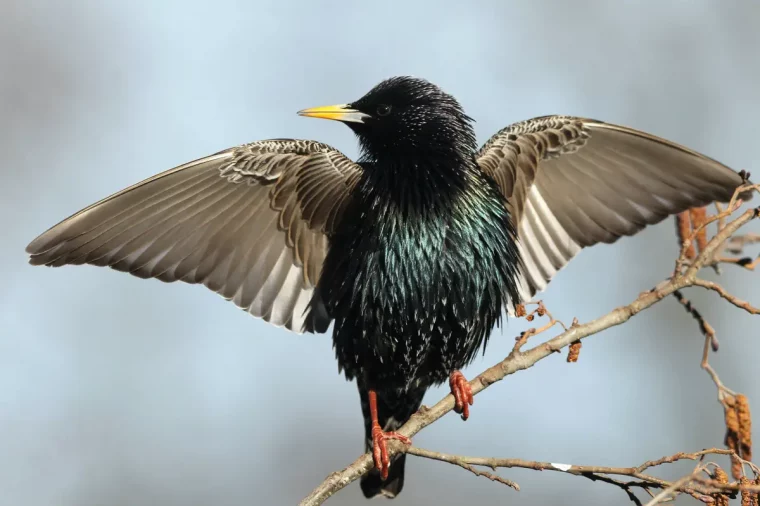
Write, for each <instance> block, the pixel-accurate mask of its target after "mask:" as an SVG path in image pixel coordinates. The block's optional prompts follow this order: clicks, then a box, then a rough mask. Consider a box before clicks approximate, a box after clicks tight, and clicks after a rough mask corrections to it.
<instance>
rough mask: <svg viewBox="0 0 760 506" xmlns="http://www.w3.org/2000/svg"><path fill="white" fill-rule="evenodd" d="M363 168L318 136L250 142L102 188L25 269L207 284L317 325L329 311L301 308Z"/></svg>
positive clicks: (40, 241) (272, 314) (260, 311)
mask: <svg viewBox="0 0 760 506" xmlns="http://www.w3.org/2000/svg"><path fill="white" fill-rule="evenodd" d="M361 171H362V169H361V167H360V166H359V165H357V164H356V163H354V162H352V161H351V160H349V159H348V158H346V157H345V156H344V155H343V154H341V153H340V152H338V151H336V150H335V149H333V148H331V147H329V146H327V145H324V144H320V143H317V142H312V141H304V140H288V139H276V140H270V141H259V142H254V143H251V144H246V145H243V146H239V147H237V148H232V149H228V150H225V151H221V152H219V153H216V154H214V155H211V156H209V157H206V158H202V159H199V160H195V161H193V162H190V163H187V164H184V165H181V166H179V167H175V168H173V169H170V170H168V171H166V172H162V173H161V174H157V175H156V176H153V177H151V178H149V179H146V180H144V181H141V182H139V183H137V184H135V185H133V186H130V187H129V188H126V189H124V190H122V191H120V192H118V193H116V194H114V195H111V196H110V197H107V198H105V199H103V200H101V201H99V202H97V203H95V204H93V205H91V206H89V207H87V208H85V209H83V210H82V211H79V212H78V213H76V214H74V215H73V216H71V217H69V218H67V219H66V220H64V221H62V222H61V223H59V224H58V225H56V226H54V227H52V228H51V229H50V230H48V231H47V232H45V233H43V234H42V235H40V236H39V237H38V238H36V239H35V240H34V241H32V242H31V243H30V244H29V246H28V247H27V252H28V253H29V254H30V256H31V257H30V263H32V264H34V265H48V266H61V265H67V264H92V265H99V266H108V267H111V268H113V269H116V270H119V271H124V272H128V273H130V274H132V275H135V276H138V277H141V278H157V279H160V280H162V281H166V282H173V281H184V282H186V283H192V284H204V285H205V286H207V287H208V288H210V289H211V290H213V291H215V292H217V293H218V294H220V295H221V296H223V297H225V298H226V299H229V300H232V301H233V302H234V303H235V304H236V305H238V306H239V307H241V308H244V309H245V310H247V311H248V312H250V313H251V314H253V315H254V316H257V317H261V318H264V319H265V320H267V321H269V322H271V323H273V324H275V325H279V326H285V327H287V328H289V329H291V330H294V331H297V332H300V331H302V330H304V327H306V328H305V330H310V331H319V332H324V330H326V328H327V326H328V325H329V322H330V319H329V316H328V315H326V314H325V313H324V311H323V310H321V309H320V310H319V311H316V312H315V313H316V314H314V315H312V317H311V320H310V321H308V322H307V308H308V306H309V303H310V302H311V296H312V293H313V290H314V286H315V285H316V283H317V281H318V279H319V276H320V274H321V269H322V262H323V261H324V258H325V255H326V254H327V248H328V238H329V235H330V234H331V233H332V231H333V230H334V228H333V227H335V226H336V224H337V222H338V220H339V219H340V216H341V212H342V210H343V208H344V206H345V203H346V201H347V200H348V198H349V197H350V193H351V190H352V189H353V186H354V185H355V184H356V182H357V181H358V179H359V176H360V175H361ZM307 323H308V325H307Z"/></svg>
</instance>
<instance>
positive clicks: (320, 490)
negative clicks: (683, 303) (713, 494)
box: [300, 186, 760, 506]
mask: <svg viewBox="0 0 760 506" xmlns="http://www.w3.org/2000/svg"><path fill="white" fill-rule="evenodd" d="M749 189H757V188H756V187H755V186H744V187H742V188H740V189H739V190H737V193H736V195H738V194H739V193H740V192H744V191H748V190H749ZM736 195H735V197H734V199H732V202H731V203H730V204H729V206H728V208H727V209H726V210H725V211H723V212H722V213H720V214H719V215H717V216H715V217H712V218H710V219H706V220H704V221H703V222H702V223H701V227H704V226H706V225H707V224H708V223H711V222H713V221H715V220H724V219H725V217H726V216H728V215H729V214H731V213H732V212H734V211H735V210H736V209H737V206H736V205H735V203H736ZM758 214H760V208H753V209H748V210H747V211H745V212H744V213H742V214H741V215H740V216H739V217H738V218H736V219H734V220H733V221H731V222H729V223H726V224H725V225H724V226H721V227H720V230H719V231H718V233H717V234H716V235H715V236H714V237H713V238H712V239H711V240H710V241H709V242H708V243H707V244H706V245H704V249H703V250H702V251H700V253H699V255H697V256H696V258H694V259H693V261H690V262H688V264H689V265H688V266H687V267H685V269H684V266H685V265H686V262H685V261H684V259H683V251H682V255H681V258H679V263H678V268H677V269H676V272H675V273H674V274H673V276H672V277H671V278H669V279H667V280H665V281H663V282H661V283H660V284H658V285H657V286H656V287H655V288H654V289H652V290H650V291H648V292H644V293H642V294H640V295H639V297H638V298H636V300H634V301H633V302H631V303H630V304H628V305H625V306H622V307H618V308H616V309H614V310H613V311H611V312H609V313H608V314H606V315H604V316H602V317H600V318H597V319H595V320H593V321H590V322H588V323H584V324H580V325H576V324H574V325H573V326H572V327H570V328H569V329H567V330H565V331H564V332H562V333H561V334H559V335H558V336H556V337H554V338H552V339H549V340H548V341H546V342H543V343H541V344H539V345H536V346H535V347H533V348H530V349H529V350H527V351H524V352H523V351H520V347H521V346H522V345H524V344H525V343H526V342H527V337H530V336H531V335H535V333H536V332H534V333H532V334H530V335H528V336H527V337H525V336H524V338H521V339H520V340H519V341H518V344H519V345H520V346H517V345H516V346H515V348H514V349H513V350H512V352H511V353H510V354H509V355H508V356H507V357H506V358H505V359H504V360H502V361H501V362H499V363H498V364H496V365H494V366H492V367H490V368H488V369H486V370H485V371H484V372H483V373H482V374H480V375H479V376H477V377H476V378H475V379H473V380H472V381H471V382H470V384H471V386H472V392H473V394H477V393H479V392H481V391H483V390H484V389H486V388H488V387H489V386H490V385H493V384H494V383H497V382H499V381H501V380H502V379H504V378H505V377H507V376H509V375H511V374H514V373H515V372H517V371H521V370H524V369H528V368H530V367H532V366H533V365H535V364H536V363H537V362H539V361H540V360H543V359H544V358H546V357H548V356H549V355H551V354H553V353H556V352H559V351H560V350H561V349H563V348H565V347H567V346H569V345H570V344H572V343H575V342H578V341H580V340H581V339H584V338H586V337H588V336H591V335H593V334H597V333H599V332H601V331H603V330H606V329H608V328H610V327H614V326H617V325H620V324H622V323H624V322H626V321H628V320H629V319H630V318H631V317H632V316H634V315H636V314H638V313H640V312H641V311H643V310H645V309H647V308H649V307H650V306H652V305H654V304H656V303H657V302H659V301H660V300H662V299H663V298H665V297H667V296H669V295H671V294H674V293H675V292H676V291H678V290H681V289H683V288H686V287H690V286H695V285H696V286H701V287H703V288H708V289H711V290H714V291H716V292H717V293H718V294H720V295H721V296H722V297H723V298H725V299H726V300H728V301H729V302H731V303H732V304H734V305H736V306H737V307H741V308H743V309H746V310H748V311H750V312H754V311H752V310H754V308H752V306H750V305H749V304H748V303H746V302H744V301H740V300H738V299H736V298H734V297H733V296H731V295H730V294H728V293H727V292H725V290H724V289H722V288H721V287H720V286H719V285H716V284H714V283H711V282H706V281H702V280H699V279H698V278H697V273H698V272H699V270H700V269H702V268H703V267H705V266H707V265H710V264H711V262H713V261H714V259H715V255H716V252H717V251H719V249H720V248H722V246H723V245H724V244H725V243H726V241H727V240H728V239H730V238H731V237H732V236H733V235H734V234H735V233H736V231H737V230H738V229H739V228H740V227H742V226H744V225H745V224H747V223H748V222H749V221H751V220H752V219H754V218H756V217H757V216H758ZM701 227H700V228H701ZM695 235H696V233H695V234H693V237H694V236H695ZM693 237H692V239H693ZM687 247H688V245H687V244H684V248H682V250H686V249H687ZM755 311H756V310H755ZM526 334H527V333H526ZM453 407H454V397H453V396H452V395H447V396H446V397H444V398H443V399H442V400H441V401H439V402H438V403H437V404H435V405H434V406H433V407H431V408H426V407H424V406H423V407H422V408H421V409H420V410H419V411H418V412H417V413H415V414H414V415H413V416H412V417H411V418H410V419H409V421H407V423H405V424H404V425H403V426H402V427H401V428H400V429H399V430H398V431H397V432H398V433H400V434H402V435H404V436H407V437H412V436H414V435H415V434H417V433H418V432H419V431H420V430H422V429H424V428H425V427H427V426H428V425H430V424H431V423H433V422H435V421H436V420H438V419H439V418H441V417H442V416H444V415H445V414H446V413H448V412H449V411H451V410H452V409H453ZM388 450H389V453H390V454H391V456H392V455H394V454H397V453H399V452H403V451H408V452H409V453H413V454H414V452H415V451H416V452H420V451H424V450H420V449H413V450H409V449H407V448H404V446H403V445H402V444H400V443H398V442H395V441H391V442H389V445H388ZM440 455H443V454H440ZM438 460H441V459H438ZM453 463H455V464H457V465H459V466H460V467H465V466H462V464H461V463H464V464H467V465H470V466H471V465H472V464H471V462H470V461H467V460H461V458H460V461H459V462H453ZM372 465H373V461H372V457H371V456H370V455H369V454H364V455H362V456H360V457H359V458H358V459H357V460H355V461H354V462H353V463H352V464H350V465H349V466H347V467H346V468H344V469H342V470H341V471H337V472H334V473H332V474H330V475H329V476H327V478H326V479H325V480H324V481H323V482H322V483H321V484H320V485H319V486H318V487H317V488H315V489H314V490H313V491H312V492H311V493H310V494H309V495H308V496H307V497H306V498H304V499H303V500H302V501H301V503H300V505H301V506H316V505H319V504H322V503H323V502H324V501H326V500H327V499H328V498H329V497H330V496H332V495H333V494H335V493H336V492H338V491H339V490H341V489H343V488H344V487H345V486H347V485H348V484H350V483H351V482H353V481H355V480H357V479H359V478H360V477H361V476H362V475H364V474H365V473H366V472H367V471H369V469H370V468H371V467H372ZM465 469H467V467H465ZM571 469H572V467H571ZM468 470H470V471H473V469H468ZM552 470H557V469H552ZM476 474H477V473H476ZM481 474H482V472H481ZM592 474H594V473H592ZM609 474H614V473H609ZM484 476H487V477H489V478H491V479H495V478H493V476H494V475H491V474H490V473H487V474H484ZM699 480H701V478H700V479H697V478H691V479H689V480H688V483H693V482H698V483H701V484H702V485H705V484H707V485H709V484H710V483H708V482H704V481H699ZM498 481H501V480H498ZM664 483H667V482H664ZM508 484H509V483H508ZM509 485H510V486H513V485H511V484H509ZM671 485H672V484H668V485H666V486H671ZM679 487H681V488H684V489H685V487H686V485H683V484H682V485H679ZM736 487H737V488H733V489H730V490H739V486H738V485H737V486H736ZM705 490H708V491H714V489H709V488H706V489H705ZM721 490H722V489H721ZM708 499H709V498H708ZM703 500H704V499H703Z"/></svg>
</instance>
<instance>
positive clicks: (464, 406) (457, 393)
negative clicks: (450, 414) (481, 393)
mask: <svg viewBox="0 0 760 506" xmlns="http://www.w3.org/2000/svg"><path fill="white" fill-rule="evenodd" d="M449 386H450V387H451V395H453V396H454V411H456V412H457V413H461V414H462V420H467V419H468V418H469V417H470V406H472V403H473V402H474V401H475V399H473V397H472V387H471V386H470V383H469V382H468V381H467V378H465V377H464V374H462V373H461V372H459V371H454V372H452V373H451V376H450V377H449Z"/></svg>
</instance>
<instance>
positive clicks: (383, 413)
mask: <svg viewBox="0 0 760 506" xmlns="http://www.w3.org/2000/svg"><path fill="white" fill-rule="evenodd" d="M424 395H425V389H420V390H411V391H408V392H404V393H401V394H398V395H396V394H391V393H388V392H378V396H377V418H378V422H379V423H380V427H382V428H383V431H385V432H390V431H394V430H396V429H398V428H399V427H401V426H402V425H404V423H406V421H407V420H409V418H410V417H411V416H412V415H413V414H414V413H415V412H416V411H417V410H418V409H419V408H420V405H421V404H422V397H423V396H424ZM359 396H360V397H361V403H362V412H363V413H364V430H365V437H366V441H365V445H364V449H365V451H371V450H372V419H371V418H370V414H369V398H368V396H367V390H366V389H365V388H364V387H363V386H362V385H359ZM405 465H406V455H405V454H400V455H396V457H394V459H393V460H392V461H391V467H390V469H389V470H388V478H387V479H385V480H383V479H382V478H381V477H380V471H378V470H377V469H375V468H372V470H370V471H369V472H368V473H367V474H365V475H364V476H362V479H361V487H362V492H364V497H366V498H367V499H369V498H372V497H375V496H376V495H383V496H385V497H387V498H389V499H392V498H394V497H396V496H397V495H398V494H399V492H401V489H402V488H403V487H404V466H405Z"/></svg>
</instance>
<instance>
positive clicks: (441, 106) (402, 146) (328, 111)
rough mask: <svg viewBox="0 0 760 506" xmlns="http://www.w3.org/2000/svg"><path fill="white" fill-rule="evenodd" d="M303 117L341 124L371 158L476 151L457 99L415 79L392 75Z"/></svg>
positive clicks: (466, 153) (432, 85) (467, 153)
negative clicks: (353, 97) (347, 100)
mask: <svg viewBox="0 0 760 506" xmlns="http://www.w3.org/2000/svg"><path fill="white" fill-rule="evenodd" d="M298 114H300V115H301V116H310V117H313V118H324V119H332V120H337V121H342V122H344V123H345V124H346V125H348V126H349V127H350V128H351V130H353V131H354V132H355V133H356V135H357V136H358V137H359V141H360V143H361V146H362V150H363V154H364V155H365V157H367V158H369V159H375V160H377V159H388V158H391V157H399V158H404V157H407V158H408V157H415V156H427V157H430V156H436V155H441V156H452V155H459V156H461V157H463V158H465V157H468V156H471V154H472V153H473V152H474V151H475V148H476V145H475V134H474V132H473V129H472V124H471V123H472V119H471V118H469V117H468V116H467V115H466V114H465V113H464V111H463V110H462V107H461V106H460V105H459V102H457V101H456V99H455V98H454V97H452V96H451V95H449V94H448V93H445V92H444V91H442V90H441V89H440V88H439V87H437V86H436V85H434V84H432V83H430V82H428V81H425V80H424V79H417V78H413V77H393V78H390V79H387V80H385V81H383V82H381V83H380V84H378V85H377V86H375V87H374V88H372V89H371V90H370V91H369V92H368V93H367V94H366V95H364V96H363V97H362V98H360V99H358V100H356V101H354V102H351V103H349V104H341V105H333V106H325V107H314V108H312V109H305V110H303V111H299V113H298Z"/></svg>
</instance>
